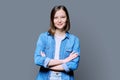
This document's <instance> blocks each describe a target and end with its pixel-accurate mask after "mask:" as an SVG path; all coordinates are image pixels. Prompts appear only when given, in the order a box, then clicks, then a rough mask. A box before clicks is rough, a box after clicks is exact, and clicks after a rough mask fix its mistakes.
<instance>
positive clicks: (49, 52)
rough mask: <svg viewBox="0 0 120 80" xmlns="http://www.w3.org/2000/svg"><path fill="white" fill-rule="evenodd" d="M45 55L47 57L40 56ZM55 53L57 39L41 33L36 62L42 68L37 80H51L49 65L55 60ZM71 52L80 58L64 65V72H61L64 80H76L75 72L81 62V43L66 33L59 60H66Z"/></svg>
mask: <svg viewBox="0 0 120 80" xmlns="http://www.w3.org/2000/svg"><path fill="white" fill-rule="evenodd" d="M41 51H42V52H44V53H45V55H46V56H45V57H42V56H41V55H40V52H41ZM54 52H55V39H54V36H52V35H51V34H50V33H49V32H44V33H41V34H40V36H39V38H38V41H37V46H36V50H35V53H34V62H35V64H36V65H38V66H41V67H40V70H39V73H38V76H37V78H36V80H49V75H50V71H51V70H50V69H49V68H48V67H47V64H48V63H49V61H50V60H51V59H53V58H54ZM71 52H75V53H77V54H78V55H79V56H78V57H77V58H75V59H73V60H71V61H70V62H67V63H65V64H62V67H63V68H64V71H61V74H62V76H61V78H62V80H74V77H73V71H74V70H76V69H77V68H78V64H79V60H80V41H79V38H78V37H76V36H74V35H73V34H70V33H69V32H66V36H65V38H64V39H63V40H62V42H61V46H60V53H59V58H60V59H65V58H66V57H68V56H69V55H70V53H71Z"/></svg>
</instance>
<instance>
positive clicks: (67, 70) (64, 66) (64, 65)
mask: <svg viewBox="0 0 120 80" xmlns="http://www.w3.org/2000/svg"><path fill="white" fill-rule="evenodd" d="M62 67H63V68H64V70H65V71H66V72H69V71H70V70H69V68H68V66H67V65H66V64H65V63H64V64H62Z"/></svg>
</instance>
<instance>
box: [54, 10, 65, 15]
mask: <svg viewBox="0 0 120 80" xmlns="http://www.w3.org/2000/svg"><path fill="white" fill-rule="evenodd" d="M61 15H62V16H63V15H64V16H66V13H65V11H64V10H63V9H60V10H57V11H56V13H55V15H54V16H61Z"/></svg>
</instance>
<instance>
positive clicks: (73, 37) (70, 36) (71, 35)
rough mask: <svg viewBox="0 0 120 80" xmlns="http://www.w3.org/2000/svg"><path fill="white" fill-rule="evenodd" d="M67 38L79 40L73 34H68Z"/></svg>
mask: <svg viewBox="0 0 120 80" xmlns="http://www.w3.org/2000/svg"><path fill="white" fill-rule="evenodd" d="M69 38H70V39H77V40H79V37H78V36H76V35H74V34H71V33H69Z"/></svg>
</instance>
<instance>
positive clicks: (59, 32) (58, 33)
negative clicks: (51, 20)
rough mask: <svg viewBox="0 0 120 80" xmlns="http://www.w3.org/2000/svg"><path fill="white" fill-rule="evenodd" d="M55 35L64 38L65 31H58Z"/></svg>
mask: <svg viewBox="0 0 120 80" xmlns="http://www.w3.org/2000/svg"><path fill="white" fill-rule="evenodd" d="M55 35H57V36H64V35H65V31H60V30H57V29H56V31H55Z"/></svg>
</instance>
